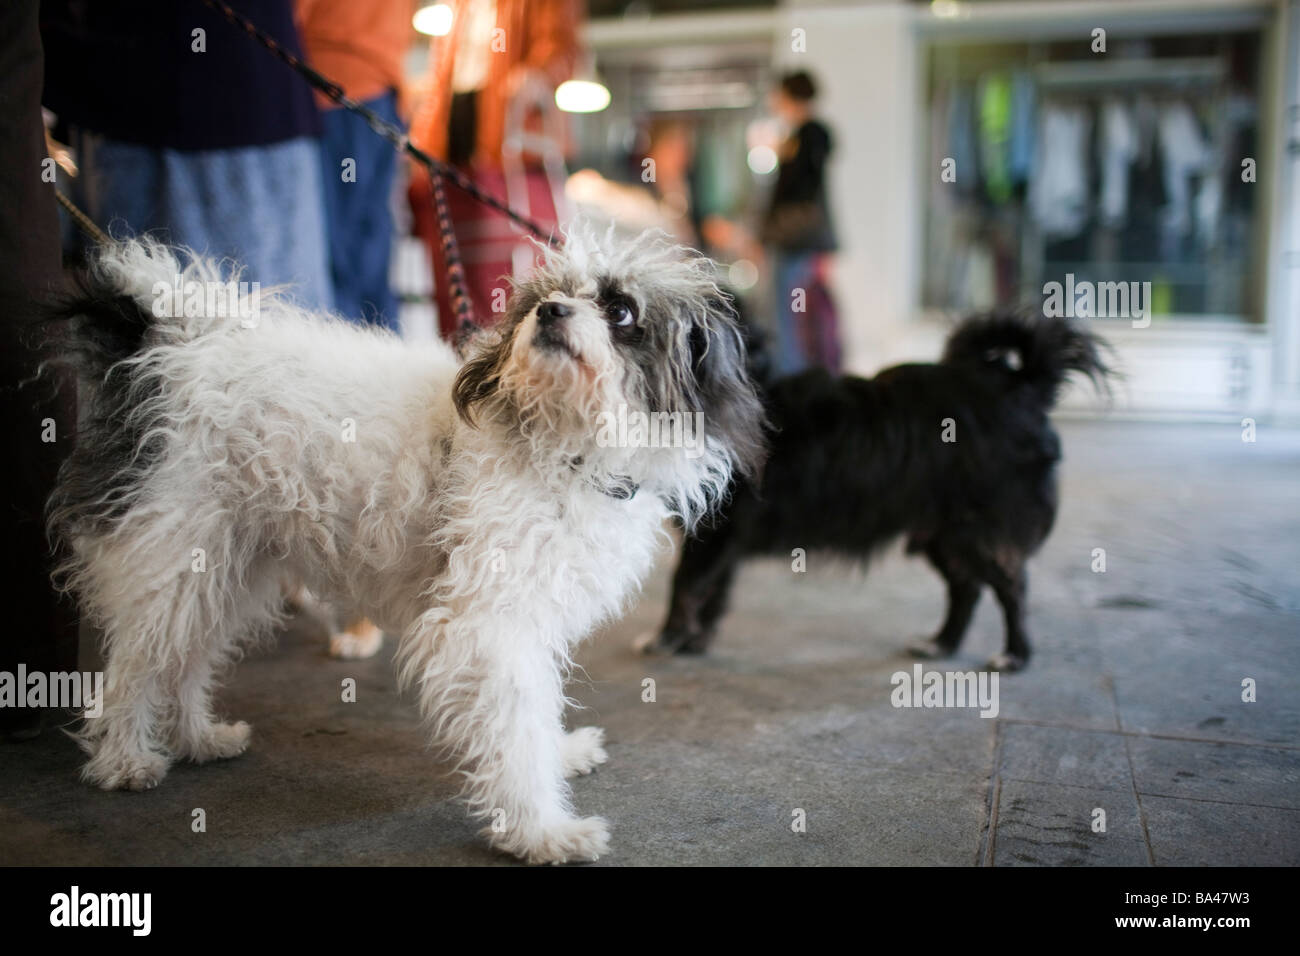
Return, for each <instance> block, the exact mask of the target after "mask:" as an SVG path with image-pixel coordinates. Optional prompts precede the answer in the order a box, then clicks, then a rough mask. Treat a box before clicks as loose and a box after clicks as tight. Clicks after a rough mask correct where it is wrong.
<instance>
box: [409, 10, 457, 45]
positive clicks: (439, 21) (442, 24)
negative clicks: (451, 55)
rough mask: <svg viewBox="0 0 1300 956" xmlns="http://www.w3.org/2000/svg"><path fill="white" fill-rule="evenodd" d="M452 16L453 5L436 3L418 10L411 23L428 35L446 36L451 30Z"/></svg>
mask: <svg viewBox="0 0 1300 956" xmlns="http://www.w3.org/2000/svg"><path fill="white" fill-rule="evenodd" d="M451 18H452V13H451V7H449V6H447V4H445V3H435V4H433V5H431V6H427V7H421V8H420V9H419V10H416V11H415V16H413V17H412V18H411V25H412V26H414V27H415V29H416V31H417V32H419V33H423V34H425V35H426V36H431V37H445V36H446V35H447V34H448V33H450V32H451Z"/></svg>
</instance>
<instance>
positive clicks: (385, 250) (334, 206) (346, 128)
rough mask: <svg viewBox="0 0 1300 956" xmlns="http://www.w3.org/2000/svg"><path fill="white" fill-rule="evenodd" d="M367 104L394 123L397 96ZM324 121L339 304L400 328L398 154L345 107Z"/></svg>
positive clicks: (359, 316) (324, 170)
mask: <svg viewBox="0 0 1300 956" xmlns="http://www.w3.org/2000/svg"><path fill="white" fill-rule="evenodd" d="M365 105H366V106H367V107H369V108H370V109H371V110H373V111H374V112H375V113H377V114H378V115H379V116H381V117H382V118H383V119H385V120H387V121H388V122H390V123H397V122H398V117H397V97H396V94H394V93H392V92H389V93H386V94H384V95H383V96H380V97H377V98H375V99H373V100H370V101H368V102H367V103H366V104H365ZM323 123H324V136H323V137H322V139H321V175H322V179H323V182H322V186H323V189H324V195H325V209H326V213H327V217H328V219H329V233H330V269H331V274H332V277H333V280H334V292H335V308H336V309H338V311H339V312H340V313H341V314H342V315H343V316H344V317H345V318H348V319H351V320H353V321H363V320H364V321H368V322H373V323H374V324H376V325H381V326H384V327H386V328H391V329H394V330H398V329H399V324H398V306H397V297H396V296H395V295H393V292H392V288H391V286H390V284H389V279H388V272H389V263H390V259H391V254H392V245H393V216H392V210H391V207H390V202H391V193H392V190H393V180H394V177H395V176H396V173H397V154H396V152H394V150H393V148H392V146H391V145H390V144H389V143H388V141H387V140H385V139H383V138H382V137H380V136H377V135H375V132H374V130H372V129H371V128H370V127H369V126H368V125H367V124H366V122H365V121H364V120H362V119H361V118H360V117H358V116H355V115H353V114H351V113H348V112H347V111H345V110H330V111H329V112H327V113H325V114H324V117H323Z"/></svg>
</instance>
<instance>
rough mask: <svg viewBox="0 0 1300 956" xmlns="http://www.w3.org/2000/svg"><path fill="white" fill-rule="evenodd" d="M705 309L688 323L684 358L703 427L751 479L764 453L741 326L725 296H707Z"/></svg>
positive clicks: (761, 419) (760, 411) (760, 413)
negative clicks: (687, 357)
mask: <svg viewBox="0 0 1300 956" xmlns="http://www.w3.org/2000/svg"><path fill="white" fill-rule="evenodd" d="M707 305H708V313H707V314H706V315H705V316H703V317H702V320H697V321H695V322H693V323H692V325H691V332H690V340H689V344H690V361H691V369H692V372H693V374H694V379H695V380H694V391H695V397H696V400H697V402H698V407H699V408H700V410H702V411H703V412H704V414H705V422H706V426H705V427H706V429H707V431H708V432H709V433H711V434H712V435H713V436H714V437H715V438H717V439H718V440H719V441H720V442H721V443H722V444H723V445H724V446H725V447H726V449H727V450H728V452H729V453H730V455H731V458H732V461H733V462H734V465H735V468H736V470H737V471H739V472H740V473H741V474H742V475H744V476H745V477H746V478H750V479H756V478H757V477H758V475H759V474H760V472H761V470H762V467H763V461H764V459H765V458H766V457H767V446H766V442H765V441H764V438H763V425H764V415H763V405H762V403H761V402H760V401H759V398H758V394H757V393H756V391H755V388H754V383H753V380H752V379H751V378H750V374H749V370H748V365H747V361H746V353H745V336H744V330H743V329H742V327H741V325H740V324H739V321H738V314H737V312H736V307H735V305H734V304H733V302H732V299H731V297H730V296H728V295H726V294H725V293H724V294H722V295H717V296H711V297H710V298H709V299H708V302H707Z"/></svg>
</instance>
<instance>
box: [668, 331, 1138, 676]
mask: <svg viewBox="0 0 1300 956" xmlns="http://www.w3.org/2000/svg"><path fill="white" fill-rule="evenodd" d="M1103 347H1104V345H1103V343H1102V342H1101V341H1100V340H1099V339H1097V338H1096V337H1095V336H1094V335H1092V334H1091V333H1089V332H1086V331H1084V330H1083V329H1081V328H1078V327H1077V326H1075V325H1073V324H1071V323H1069V322H1066V321H1064V320H1060V319H1042V318H1035V317H1032V316H1029V315H1025V314H1019V313H998V314H991V315H986V316H980V317H976V318H971V319H967V320H966V321H965V322H963V323H962V324H961V325H960V326H958V327H957V329H956V330H955V331H954V332H953V333H952V335H951V336H950V337H949V339H948V343H947V347H946V348H945V350H944V354H943V358H942V360H941V361H940V362H939V363H938V364H936V365H920V364H917V365H898V366H895V367H893V368H889V369H886V370H885V371H883V372H881V373H880V374H879V375H877V376H876V377H875V378H872V379H862V378H854V377H851V376H844V377H842V378H833V377H832V376H830V375H829V374H828V373H826V372H824V371H820V370H818V371H810V372H804V373H802V374H799V375H795V376H791V377H788V378H783V379H779V380H777V381H775V382H771V383H770V384H769V385H768V387H767V389H766V393H767V394H766V397H767V409H768V415H769V418H770V420H771V423H772V436H771V456H770V458H769V459H768V462H767V466H766V469H765V471H764V473H763V476H762V480H761V484H760V485H759V486H758V487H755V486H753V485H752V484H740V485H738V486H736V487H735V488H734V489H733V490H734V494H733V497H732V500H731V502H730V504H729V505H728V506H727V507H725V508H724V509H723V510H722V511H721V512H720V513H719V514H718V515H717V517H716V518H715V519H714V520H713V521H712V523H706V524H705V525H702V526H701V527H700V528H699V529H698V531H697V534H696V536H694V537H688V538H687V539H686V541H685V543H684V545H683V549H682V556H681V560H680V563H679V565H678V567H677V572H676V574H675V576H674V578H673V593H672V605H671V607H670V609H669V612H668V620H667V621H666V623H665V624H664V628H663V630H662V632H661V633H660V635H659V637H658V641H657V643H656V644H655V645H654V646H653V647H652V648H651V649H652V650H661V651H669V652H675V653H696V654H698V653H702V652H703V651H704V650H706V649H707V647H708V645H709V642H710V641H711V640H712V638H713V634H714V631H715V629H716V627H717V624H718V621H719V619H720V618H721V617H722V615H723V613H724V612H725V610H726V606H727V595H728V591H729V590H730V588H731V584H732V579H733V578H734V576H735V573H736V567H737V565H738V564H739V563H740V561H741V559H743V558H744V557H745V556H747V555H754V554H771V555H786V556H788V555H789V554H790V553H791V551H792V550H793V549H795V548H804V549H808V550H813V549H826V550H830V551H834V552H838V553H841V554H844V555H848V556H850V557H856V558H862V559H866V558H869V557H870V556H871V555H872V553H873V552H875V551H877V550H878V549H879V548H881V547H882V546H884V545H885V544H887V543H888V542H889V541H891V540H892V539H894V538H895V537H897V536H898V535H902V534H905V535H907V551H908V553H909V554H924V555H925V556H926V558H928V559H929V561H930V563H931V564H933V565H934V567H935V569H936V570H937V571H938V572H939V573H940V574H941V575H943V577H944V580H945V581H946V582H947V584H948V614H947V617H946V619H945V620H944V622H943V626H942V627H941V628H940V629H939V633H938V634H936V635H935V636H934V638H933V639H932V640H930V641H928V642H926V643H925V644H924V645H922V646H921V647H918V648H914V649H913V650H914V652H915V653H917V654H919V655H921V656H928V657H937V656H944V655H949V654H951V653H952V652H953V651H955V650H956V649H957V645H958V644H959V643H960V642H961V639H962V637H963V635H964V634H965V633H966V628H967V625H969V623H970V619H971V614H972V612H973V611H974V609H975V603H976V601H977V600H978V599H979V595H980V590H981V589H982V588H983V586H984V585H985V584H987V585H989V586H990V587H991V588H992V589H993V592H994V593H995V594H996V595H997V597H998V601H999V602H1000V603H1001V605H1002V610H1003V613H1004V615H1005V618H1006V648H1005V652H1004V653H1003V654H1001V655H999V656H998V657H997V658H995V659H994V661H993V662H992V663H991V665H990V666H992V667H994V668H997V669H1000V670H1016V669H1019V668H1021V667H1023V666H1024V665H1025V663H1026V662H1027V661H1028V659H1029V653H1030V649H1029V637H1028V635H1027V634H1026V633H1025V627H1024V607H1025V590H1026V575H1025V561H1026V559H1027V558H1028V557H1029V556H1030V555H1032V554H1033V553H1034V552H1035V551H1036V550H1038V547H1039V546H1040V545H1041V544H1042V543H1043V541H1044V539H1046V537H1047V535H1048V532H1050V531H1051V529H1052V523H1053V521H1054V520H1055V518H1056V507H1057V490H1056V464H1057V462H1058V461H1059V460H1060V458H1061V443H1060V439H1059V438H1058V437H1057V434H1056V431H1055V430H1054V429H1053V428H1052V425H1051V422H1050V421H1049V420H1048V417H1047V413H1048V412H1049V411H1050V410H1051V408H1052V406H1053V405H1054V404H1055V402H1056V399H1057V394H1058V392H1059V391H1060V389H1061V386H1062V384H1063V383H1064V382H1065V379H1066V378H1067V376H1069V375H1070V374H1071V373H1072V372H1074V373H1080V374H1082V375H1085V376H1087V377H1088V378H1089V379H1090V380H1091V381H1092V382H1093V383H1094V385H1096V386H1098V387H1099V388H1102V389H1105V388H1106V387H1107V383H1108V379H1109V377H1110V376H1111V374H1112V371H1111V369H1110V367H1109V366H1108V365H1107V364H1106V363H1105V362H1104V361H1103V359H1102V354H1101V353H1102V350H1103Z"/></svg>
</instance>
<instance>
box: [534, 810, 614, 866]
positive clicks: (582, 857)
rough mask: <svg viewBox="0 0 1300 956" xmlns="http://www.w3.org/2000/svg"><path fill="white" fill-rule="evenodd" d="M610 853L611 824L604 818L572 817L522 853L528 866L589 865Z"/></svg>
mask: <svg viewBox="0 0 1300 956" xmlns="http://www.w3.org/2000/svg"><path fill="white" fill-rule="evenodd" d="M607 852H609V824H608V823H606V822H605V820H604V818H602V817H583V818H578V817H572V818H570V819H567V820H561V821H560V822H559V823H556V824H553V825H551V826H549V827H547V828H546V830H545V831H544V832H543V833H542V835H541V836H540V837H538V838H537V839H536V840H533V841H530V843H529V844H528V845H527V846H525V847H524V848H523V850H522V851H520V852H519V855H520V856H522V857H523V858H524V859H525V860H526V861H528V862H529V863H590V862H592V861H594V860H598V859H600V857H601V854H603V853H607Z"/></svg>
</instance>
